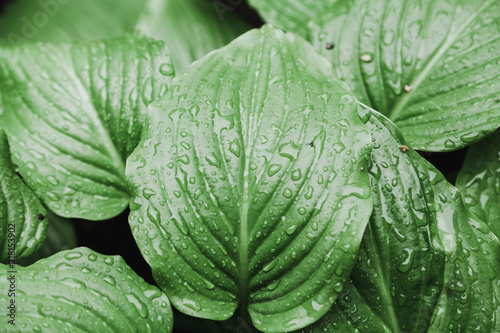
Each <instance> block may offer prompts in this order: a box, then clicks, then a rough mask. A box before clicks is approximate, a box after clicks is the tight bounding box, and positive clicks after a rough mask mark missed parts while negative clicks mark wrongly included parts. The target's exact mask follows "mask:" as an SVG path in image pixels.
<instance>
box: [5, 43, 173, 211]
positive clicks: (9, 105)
mask: <svg viewBox="0 0 500 333" xmlns="http://www.w3.org/2000/svg"><path fill="white" fill-rule="evenodd" d="M173 74H174V73H173V66H172V63H171V62H170V58H169V56H168V54H167V51H166V49H165V47H164V45H163V43H162V42H156V41H151V40H149V39H146V38H143V37H139V36H135V35H130V36H125V37H121V38H118V39H113V40H106V41H98V42H84V43H78V44H60V45H53V44H28V45H23V46H19V47H16V48H12V49H5V50H3V51H2V52H0V90H1V91H2V95H1V96H0V97H1V103H0V109H1V110H0V114H1V113H2V111H3V115H2V116H1V118H0V119H1V120H2V122H3V124H4V125H5V130H6V132H7V135H8V137H9V140H10V142H11V148H12V151H13V161H14V163H16V164H17V165H19V168H20V173H21V174H22V175H23V177H24V180H25V181H26V183H27V184H28V185H29V187H30V188H32V189H33V190H34V191H35V193H36V194H37V195H38V197H40V198H41V199H42V201H43V202H44V204H45V205H46V206H48V207H49V208H50V209H51V210H52V211H54V212H55V213H57V214H58V215H61V216H64V217H78V218H85V219H89V220H96V219H107V218H111V217H113V216H116V215H118V214H119V213H120V212H121V211H123V209H125V207H126V206H127V205H128V200H129V194H128V189H127V185H126V181H125V159H126V158H127V156H128V155H129V154H130V153H131V152H132V150H133V149H134V148H135V146H136V145H137V143H138V142H139V136H140V133H141V130H142V127H143V125H144V121H145V113H146V108H147V105H149V103H151V101H153V100H154V99H156V98H159V97H161V96H163V95H164V94H165V93H166V92H167V90H168V86H167V85H168V84H169V83H170V82H171V80H172V77H173Z"/></svg>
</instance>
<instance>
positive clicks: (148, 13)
mask: <svg viewBox="0 0 500 333" xmlns="http://www.w3.org/2000/svg"><path fill="white" fill-rule="evenodd" d="M230 8H231V7H230ZM223 9H224V7H222V9H219V8H218V7H217V4H216V2H214V1H206V0H182V1H179V0H150V1H149V2H148V5H147V6H146V7H145V8H144V10H143V13H142V14H141V17H140V19H139V21H138V23H137V26H136V28H137V29H139V30H140V31H141V32H143V33H144V34H146V35H148V36H150V37H153V38H156V39H161V40H164V41H165V43H166V44H167V46H168V48H169V50H170V53H171V55H172V60H173V62H174V66H175V72H176V73H177V75H179V74H181V73H183V72H185V71H186V69H187V67H188V66H189V65H190V64H191V63H192V62H193V61H195V60H197V59H199V58H201V57H203V56H204V55H205V54H207V53H208V52H210V51H212V50H215V49H218V48H220V47H222V46H224V45H226V44H228V43H229V42H231V41H232V40H233V39H234V38H236V37H238V36H239V35H241V34H242V33H244V32H245V31H247V30H249V26H248V25H247V24H246V23H245V22H244V21H243V20H241V19H239V18H238V17H237V16H235V15H234V14H233V13H231V11H229V9H227V10H223Z"/></svg>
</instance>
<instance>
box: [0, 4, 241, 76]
mask: <svg viewBox="0 0 500 333" xmlns="http://www.w3.org/2000/svg"><path fill="white" fill-rule="evenodd" d="M223 9H225V10H221V9H219V7H218V6H217V0H216V1H207V0H181V1H179V0H121V1H120V3H119V5H117V4H116V0H86V1H79V0H64V1H62V0H40V1H39V0H21V1H16V2H14V3H12V4H11V5H9V6H8V7H7V10H6V11H5V12H4V13H3V14H2V15H1V16H0V45H10V46H12V45H17V44H20V43H24V42H32V41H42V42H59V41H66V42H67V41H81V40H97V39H103V38H109V37H118V36H121V35H123V34H125V33H129V32H132V31H133V30H134V29H138V30H140V31H142V32H143V33H145V34H146V35H148V36H150V37H153V38H155V39H158V40H164V41H165V42H166V44H167V46H168V48H169V49H170V54H171V55H172V59H173V62H174V65H175V69H176V72H177V73H178V74H180V73H182V72H184V71H185V70H186V68H187V66H189V64H191V63H192V62H193V61H195V60H197V59H199V58H201V57H202V56H204V55H205V54H207V53H208V52H210V51H212V50H215V49H218V48H220V47H222V46H224V45H226V44H227V43H229V42H230V41H231V40H233V39H234V38H236V37H238V36H239V35H240V34H242V33H243V32H245V31H247V30H248V29H249V26H248V24H247V23H245V21H243V20H242V19H240V18H238V17H237V16H236V15H234V14H233V13H232V12H231V11H230V10H229V9H226V8H223Z"/></svg>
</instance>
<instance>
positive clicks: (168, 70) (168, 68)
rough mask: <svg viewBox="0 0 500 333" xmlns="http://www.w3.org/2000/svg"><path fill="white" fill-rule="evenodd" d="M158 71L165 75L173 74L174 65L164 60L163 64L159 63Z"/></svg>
mask: <svg viewBox="0 0 500 333" xmlns="http://www.w3.org/2000/svg"><path fill="white" fill-rule="evenodd" d="M160 73H161V75H165V76H170V75H174V67H173V66H172V64H171V63H170V62H166V63H164V64H161V65H160Z"/></svg>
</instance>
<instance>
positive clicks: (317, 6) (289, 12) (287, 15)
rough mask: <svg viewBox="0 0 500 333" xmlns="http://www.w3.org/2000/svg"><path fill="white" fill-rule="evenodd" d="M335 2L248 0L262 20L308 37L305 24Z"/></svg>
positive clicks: (321, 0)
mask: <svg viewBox="0 0 500 333" xmlns="http://www.w3.org/2000/svg"><path fill="white" fill-rule="evenodd" d="M335 2H337V0H281V1H274V0H249V3H250V5H251V6H253V7H254V8H255V9H256V10H257V11H258V12H259V14H260V15H261V16H262V18H263V19H264V20H265V21H266V22H269V23H271V24H273V25H274V26H276V27H278V28H281V29H283V30H285V31H291V32H295V33H298V34H299V35H301V36H303V37H307V36H308V35H309V29H308V28H307V24H308V23H309V21H311V20H312V19H314V18H316V17H317V16H318V15H321V14H323V13H325V12H327V11H329V9H331V7H332V5H333V4H334V3H335Z"/></svg>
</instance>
